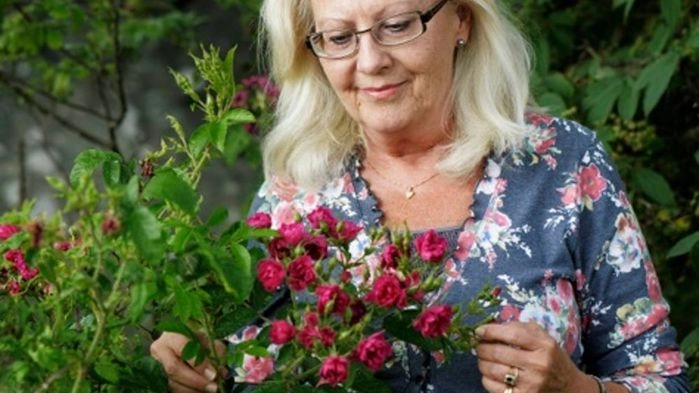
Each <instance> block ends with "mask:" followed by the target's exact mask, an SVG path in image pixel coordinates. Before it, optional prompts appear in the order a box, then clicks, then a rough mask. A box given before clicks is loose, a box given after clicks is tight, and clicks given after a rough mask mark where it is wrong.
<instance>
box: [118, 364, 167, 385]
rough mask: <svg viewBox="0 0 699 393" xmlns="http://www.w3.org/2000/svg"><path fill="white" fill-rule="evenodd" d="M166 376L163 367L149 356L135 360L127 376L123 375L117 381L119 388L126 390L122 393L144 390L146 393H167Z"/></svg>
mask: <svg viewBox="0 0 699 393" xmlns="http://www.w3.org/2000/svg"><path fill="white" fill-rule="evenodd" d="M167 384H168V381H167V375H166V374H165V371H164V370H163V366H162V365H161V364H160V362H158V361H157V360H155V359H154V358H152V357H150V356H144V357H141V358H139V359H137V360H136V361H135V362H134V363H133V365H132V366H131V370H130V372H129V373H128V374H124V375H122V376H121V378H120V379H119V385H120V387H123V388H126V389H125V390H123V391H128V392H137V391H141V390H146V391H147V392H165V391H167Z"/></svg>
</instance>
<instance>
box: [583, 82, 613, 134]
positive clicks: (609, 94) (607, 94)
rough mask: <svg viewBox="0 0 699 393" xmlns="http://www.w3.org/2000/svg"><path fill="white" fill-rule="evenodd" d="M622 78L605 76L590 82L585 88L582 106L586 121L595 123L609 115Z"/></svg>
mask: <svg viewBox="0 0 699 393" xmlns="http://www.w3.org/2000/svg"><path fill="white" fill-rule="evenodd" d="M622 88H623V80H622V79H621V78H619V77H617V76H614V77H609V78H605V79H602V80H599V81H597V82H594V83H592V84H591V85H589V86H588V87H587V89H585V97H584V98H583V107H584V108H585V110H586V111H587V118H588V121H590V122H591V123H596V122H598V121H602V120H604V119H606V118H607V116H609V113H610V112H611V111H612V107H613V106H614V102H615V101H616V100H617V98H618V97H619V95H620V94H621V91H622Z"/></svg>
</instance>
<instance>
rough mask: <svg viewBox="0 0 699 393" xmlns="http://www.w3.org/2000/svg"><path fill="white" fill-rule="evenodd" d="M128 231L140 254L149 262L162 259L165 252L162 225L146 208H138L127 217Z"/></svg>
mask: <svg viewBox="0 0 699 393" xmlns="http://www.w3.org/2000/svg"><path fill="white" fill-rule="evenodd" d="M125 217H126V220H125V221H126V223H125V226H126V231H127V233H128V234H129V236H130V238H131V240H132V241H133V242H134V244H135V245H136V248H137V249H138V251H139V253H140V254H141V255H142V256H143V257H144V258H145V259H147V260H149V261H155V260H158V259H160V257H161V256H162V255H163V252H164V246H163V242H162V241H161V239H162V224H161V223H160V221H158V219H157V217H155V215H154V214H153V213H152V212H151V211H150V210H148V209H147V208H145V207H144V206H136V207H134V208H133V209H131V210H130V211H128V212H127V214H126V215H125Z"/></svg>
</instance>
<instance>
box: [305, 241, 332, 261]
mask: <svg viewBox="0 0 699 393" xmlns="http://www.w3.org/2000/svg"><path fill="white" fill-rule="evenodd" d="M303 250H304V251H305V252H306V254H308V256H309V257H311V259H313V260H316V261H318V260H321V259H325V257H327V256H328V240H327V239H326V238H325V236H310V235H309V236H307V237H306V239H305V240H304V241H303Z"/></svg>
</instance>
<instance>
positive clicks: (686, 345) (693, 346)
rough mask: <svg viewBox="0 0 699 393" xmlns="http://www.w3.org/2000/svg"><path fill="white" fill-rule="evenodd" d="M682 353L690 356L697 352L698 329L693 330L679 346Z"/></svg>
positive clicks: (698, 341)
mask: <svg viewBox="0 0 699 393" xmlns="http://www.w3.org/2000/svg"><path fill="white" fill-rule="evenodd" d="M680 347H681V348H682V352H683V353H685V354H690V353H694V352H697V351H699V327H697V328H694V330H692V331H691V332H690V333H689V334H688V335H687V337H685V338H684V340H682V344H680Z"/></svg>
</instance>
